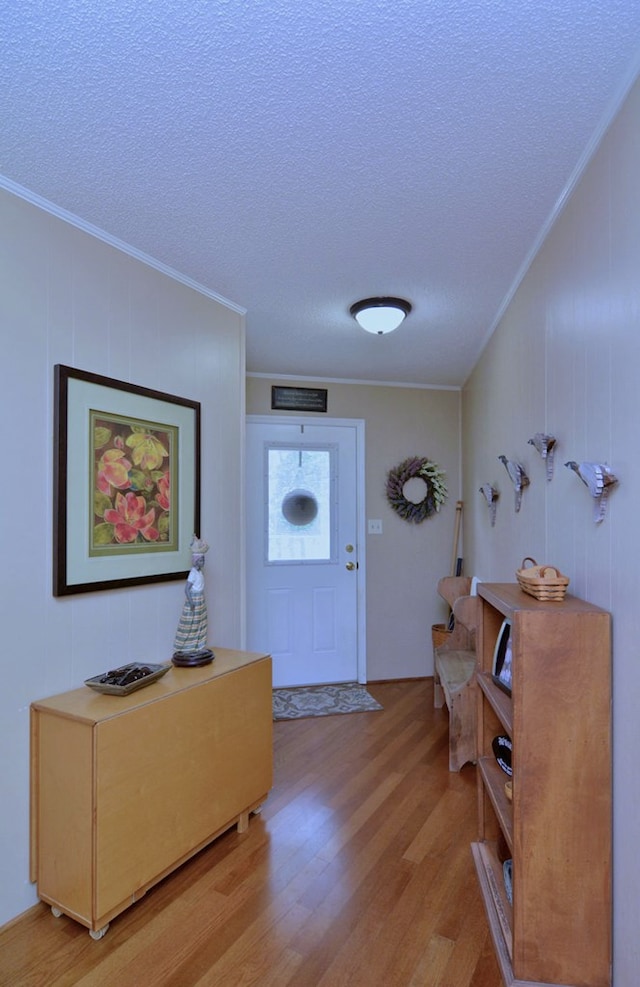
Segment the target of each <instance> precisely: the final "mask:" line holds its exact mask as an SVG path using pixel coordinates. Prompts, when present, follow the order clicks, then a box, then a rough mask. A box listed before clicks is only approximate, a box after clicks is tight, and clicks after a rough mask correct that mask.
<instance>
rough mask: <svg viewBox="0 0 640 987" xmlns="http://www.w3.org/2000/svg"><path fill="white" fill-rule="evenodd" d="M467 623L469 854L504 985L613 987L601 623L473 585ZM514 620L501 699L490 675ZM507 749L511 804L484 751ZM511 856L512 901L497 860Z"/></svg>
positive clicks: (606, 695) (607, 688)
mask: <svg viewBox="0 0 640 987" xmlns="http://www.w3.org/2000/svg"><path fill="white" fill-rule="evenodd" d="M478 594H479V596H480V598H481V611H480V622H479V627H478V640H477V649H478V663H479V673H478V682H479V689H478V755H479V760H478V773H477V774H478V840H477V842H476V843H474V844H473V846H472V851H473V857H474V861H475V865H476V870H477V873H478V880H479V883H480V888H481V891H482V895H483V899H484V902H485V908H486V912H487V917H488V921H489V926H490V929H491V933H492V936H493V941H494V945H495V949H496V955H497V957H498V962H499V965H500V969H501V972H502V976H503V979H504V982H505V985H506V987H526V985H536V987H547V985H555V984H558V985H563V987H610V985H611V940H612V936H611V829H612V823H611V812H612V803H611V631H610V623H611V621H610V615H609V614H608V613H607V612H606V611H605V610H602V609H600V608H599V607H595V606H592V605H591V604H589V603H586V602H585V601H583V600H579V599H577V598H576V597H573V596H570V595H568V596H567V597H566V598H565V600H564V601H562V602H554V603H548V602H540V601H538V600H535V599H534V598H533V597H531V596H528V595H527V594H525V593H524V592H523V591H522V590H521V589H520V588H519V586H518V585H517V584H515V583H514V584H511V583H500V584H495V583H482V584H480V585H479V587H478ZM505 617H506V618H508V619H509V620H511V623H512V649H513V685H512V695H511V696H509V695H507V694H506V693H504V692H503V691H502V690H500V689H499V688H497V686H496V685H495V684H494V682H493V680H492V679H491V668H492V659H493V650H494V647H495V642H496V640H497V637H498V633H499V629H500V627H501V624H502V621H503V619H504V618H505ZM498 734H507V735H508V736H509V737H510V738H511V742H512V746H513V754H512V769H513V777H512V781H513V799H512V801H509V799H508V798H507V797H506V794H505V790H504V783H505V781H507V780H508V776H507V774H506V773H505V772H504V771H503V770H502V769H501V768H500V767H499V765H498V764H497V761H496V760H495V757H494V755H493V750H492V746H491V744H492V741H493V739H494V737H496V736H497V735H498ZM508 858H511V859H512V860H513V905H511V904H510V903H509V901H508V899H507V893H506V889H505V883H504V877H503V863H504V861H505V860H506V859H508Z"/></svg>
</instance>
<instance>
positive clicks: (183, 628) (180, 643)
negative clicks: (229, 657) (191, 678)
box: [172, 535, 214, 665]
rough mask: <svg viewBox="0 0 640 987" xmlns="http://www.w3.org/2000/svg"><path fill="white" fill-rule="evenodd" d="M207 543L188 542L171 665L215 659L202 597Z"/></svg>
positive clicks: (205, 661)
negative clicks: (188, 562)
mask: <svg viewBox="0 0 640 987" xmlns="http://www.w3.org/2000/svg"><path fill="white" fill-rule="evenodd" d="M208 551H209V546H208V545H207V543H206V541H204V540H202V539H200V538H198V537H197V536H196V535H194V536H193V538H192V539H191V570H190V572H189V575H188V577H187V582H186V585H185V588H184V595H185V600H184V604H183V606H182V613H181V615H180V621H179V623H178V629H177V631H176V636H175V641H174V644H173V646H174V649H175V651H174V655H173V658H172V661H173V664H174V665H204V664H206V663H207V662H209V661H211V660H212V658H213V657H214V655H213V651H211V649H210V648H208V647H207V603H206V600H205V598H204V573H203V571H202V570H203V569H204V556H205V552H208Z"/></svg>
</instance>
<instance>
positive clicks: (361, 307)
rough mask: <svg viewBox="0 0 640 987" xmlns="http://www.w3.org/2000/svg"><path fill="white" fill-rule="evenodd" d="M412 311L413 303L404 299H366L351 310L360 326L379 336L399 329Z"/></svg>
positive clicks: (355, 304)
mask: <svg viewBox="0 0 640 987" xmlns="http://www.w3.org/2000/svg"><path fill="white" fill-rule="evenodd" d="M410 311H411V303H410V302H407V301H405V299H404V298H364V299H363V300H362V301H361V302H354V304H353V305H352V306H351V308H350V309H349V312H350V314H351V315H352V316H353V317H354V319H355V320H356V322H357V323H358V325H360V326H362V328H363V329H365V330H366V332H372V333H374V334H375V335H377V336H382V335H383V334H384V333H386V332H393V330H394V329H397V328H398V326H399V325H400V324H401V323H402V322H404V320H405V318H406V317H407V315H408V314H409V312H410Z"/></svg>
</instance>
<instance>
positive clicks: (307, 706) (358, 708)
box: [273, 682, 382, 720]
mask: <svg viewBox="0 0 640 987" xmlns="http://www.w3.org/2000/svg"><path fill="white" fill-rule="evenodd" d="M376 709H382V706H381V705H380V703H378V702H376V700H375V699H374V698H373V696H371V695H370V694H369V693H368V692H367V690H366V689H365V687H364V686H363V685H359V684H358V683H357V682H347V683H343V684H342V685H307V686H300V687H298V688H296V689H274V690H273V718H274V720H299V719H302V718H303V717H306V716H333V714H334V713H368V712H371V711H373V710H376Z"/></svg>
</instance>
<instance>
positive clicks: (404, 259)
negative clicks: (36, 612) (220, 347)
mask: <svg viewBox="0 0 640 987" xmlns="http://www.w3.org/2000/svg"><path fill="white" fill-rule="evenodd" d="M0 15H1V17H2V30H1V32H0V55H1V60H0V71H1V73H2V82H1V85H0V121H1V126H0V173H1V174H2V175H4V176H5V178H6V179H8V181H9V183H11V184H12V183H16V184H17V185H19V186H22V187H23V188H24V189H27V190H29V191H30V192H31V193H33V194H35V195H36V196H38V197H42V198H44V199H46V200H48V201H49V202H50V203H52V204H54V205H55V206H56V207H59V208H61V209H64V210H68V211H69V212H71V213H73V214H75V215H76V216H78V217H80V218H81V219H83V220H84V221H86V222H87V223H90V224H92V225H95V226H97V227H99V228H100V229H101V230H104V231H105V232H106V233H107V234H109V235H110V236H112V237H115V238H117V239H119V240H122V241H124V242H126V243H127V244H130V245H131V246H132V247H133V248H135V249H136V250H137V251H141V252H143V253H145V254H148V255H150V256H151V257H153V258H155V259H156V260H157V261H159V262H160V263H161V264H163V265H167V266H169V267H171V268H173V269H175V270H176V271H178V272H180V273H181V274H182V275H184V276H185V277H186V278H188V279H192V280H194V281H196V282H198V283H199V284H201V285H203V286H204V287H205V288H207V289H209V290H210V291H212V292H215V293H217V294H220V295H222V296H224V297H226V298H229V299H231V300H232V301H233V302H235V303H236V304H237V305H239V306H242V307H244V308H246V309H247V365H248V370H249V371H253V372H263V373H278V374H288V375H293V376H310V377H313V376H319V377H333V378H347V379H349V378H351V379H360V380H363V379H368V380H378V381H398V382H406V383H419V384H434V385H454V386H455V385H460V384H462V383H463V382H464V380H465V378H466V377H467V375H468V374H469V372H470V370H471V369H472V367H473V364H474V362H475V360H476V359H477V357H478V355H479V353H480V350H481V348H482V346H483V344H484V342H485V341H486V339H487V337H488V334H489V333H490V331H491V329H492V327H493V326H494V324H495V321H496V318H497V316H498V315H499V313H500V311H501V309H502V307H503V305H504V302H505V299H507V298H508V297H509V294H510V292H511V291H512V290H513V287H514V285H515V284H516V282H517V279H518V277H519V275H520V274H521V272H522V270H523V266H524V265H525V264H526V262H527V259H528V258H530V256H531V252H532V250H533V249H534V248H535V244H536V243H537V241H538V240H539V237H540V235H541V233H542V232H543V230H544V229H545V226H546V224H547V222H548V220H549V217H550V216H551V215H552V214H553V211H554V209H555V207H556V206H557V204H558V202H559V201H560V200H561V198H562V196H563V195H564V193H565V191H566V189H567V185H568V183H569V182H570V181H571V178H572V175H574V174H575V172H576V169H577V168H578V167H579V165H580V163H581V161H583V160H584V157H585V155H586V154H587V153H588V150H589V148H590V147H591V146H592V145H593V141H594V140H595V139H596V138H597V136H598V134H599V133H600V130H601V128H602V126H603V123H604V122H605V121H606V120H607V119H608V118H609V117H610V115H611V112H612V109H613V108H614V107H615V106H616V105H617V104H618V103H619V100H620V98H621V96H622V94H623V93H624V91H625V90H626V89H627V88H628V86H629V84H630V82H631V81H632V79H633V77H634V75H635V73H636V72H637V71H638V69H639V68H640V57H639V56H640V3H639V2H638V0H572V2H569V0H208V2H207V0H190V2H187V0H76V2H73V0H57V2H55V3H53V2H50V3H47V2H45V0H37V2H36V0H21V2H20V3H16V2H15V0H0ZM379 294H385V295H386V294H398V295H402V296H403V297H405V298H407V299H409V300H410V301H411V303H412V304H413V306H414V310H413V312H412V313H411V315H410V317H409V318H408V319H407V321H406V322H405V323H404V325H403V326H402V327H401V328H400V329H399V330H397V332H395V333H392V334H391V335H389V336H380V337H378V336H370V335H368V334H366V333H364V332H363V331H362V330H361V329H359V327H358V326H357V325H356V323H355V322H354V321H353V320H352V319H351V318H350V316H349V314H348V312H349V306H350V305H351V303H352V302H354V301H356V300H357V299H359V298H362V297H367V296H370V295H379Z"/></svg>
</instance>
